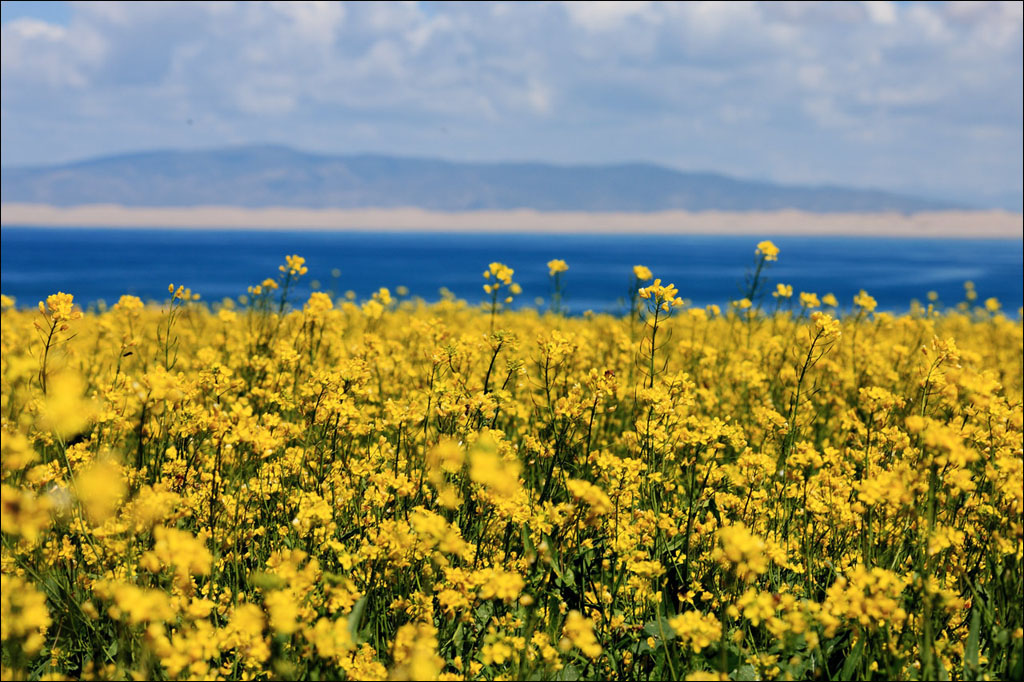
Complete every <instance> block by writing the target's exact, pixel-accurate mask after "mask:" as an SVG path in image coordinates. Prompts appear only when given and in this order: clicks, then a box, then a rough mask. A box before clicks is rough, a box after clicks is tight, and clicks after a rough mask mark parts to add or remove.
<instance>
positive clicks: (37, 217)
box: [0, 203, 1024, 239]
mask: <svg viewBox="0 0 1024 682" xmlns="http://www.w3.org/2000/svg"><path fill="white" fill-rule="evenodd" d="M0 224H3V225H25V226H51V227H53V226H68V227H115V228H145V227H159V228H185V229H190V228H191V229H194V228H220V229H314V230H339V231H341V230H345V231H352V230H366V231H384V230H390V231H428V232H429V231H434V232H442V231H443V232H473V233H480V232H532V233H603V234H732V235H760V236H775V235H832V236H840V235H844V236H875V237H942V238H969V239H980V238H1003V239H1021V238H1022V233H1024V216H1021V214H1017V213H1008V212H1006V211H939V212H930V213H915V214H912V215H903V214H900V213H807V212H803V211H771V212H767V211H766V212H748V213H729V212H721V211H706V212H701V213H689V212H686V211H663V212H658V213H585V212H550V213H549V212H540V211H532V210H518V211H466V212H457V213H455V212H453V213H449V212H440V211H426V210H423V209H418V208H399V209H299V208H259V209H251V208H239V207H234V206H196V207H188V208H157V207H154V208H131V207H125V206H116V205H110V204H95V205H88V206H74V207H69V208H58V207H55V206H47V205H42V204H14V203H12V204H3V205H2V206H0Z"/></svg>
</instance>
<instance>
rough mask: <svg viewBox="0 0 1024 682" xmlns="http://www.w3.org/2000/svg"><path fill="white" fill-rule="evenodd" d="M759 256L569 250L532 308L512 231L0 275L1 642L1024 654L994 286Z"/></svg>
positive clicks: (88, 647) (576, 657)
mask: <svg viewBox="0 0 1024 682" xmlns="http://www.w3.org/2000/svg"><path fill="white" fill-rule="evenodd" d="M752 257H753V261H752V266H751V270H750V276H749V277H748V281H747V286H748V290H747V295H746V296H745V297H744V298H742V299H740V300H738V301H736V302H735V303H734V304H733V305H732V306H730V307H728V308H727V309H724V310H720V309H718V308H717V307H715V306H711V307H709V308H693V307H691V306H689V305H688V304H687V302H686V301H684V300H683V299H682V298H681V296H683V295H685V292H680V291H678V290H677V289H676V287H675V286H673V285H672V284H671V283H668V282H664V281H662V280H659V279H654V278H655V277H656V276H657V273H651V272H650V271H649V270H648V269H647V268H645V267H643V266H637V267H636V268H635V269H634V271H633V276H634V286H633V288H632V290H631V291H630V292H629V296H630V298H631V299H632V301H633V304H634V309H635V311H636V313H635V314H633V315H627V316H625V317H614V316H610V315H590V314H588V315H584V316H582V317H566V316H564V315H563V314H561V310H562V288H563V284H564V283H566V282H570V283H571V279H572V263H568V264H567V263H565V262H564V261H561V260H552V261H551V262H550V263H548V267H549V271H550V274H551V277H552V284H553V291H554V292H555V294H554V296H553V297H552V302H553V305H552V307H551V310H549V311H547V312H544V313H541V312H539V311H536V310H529V309H526V310H519V311H513V310H508V309H506V307H507V304H508V303H509V302H510V301H512V300H514V298H515V297H516V296H518V295H519V294H520V293H521V289H520V287H519V285H518V284H517V283H516V282H515V273H514V271H513V270H512V269H511V268H509V267H507V266H505V265H503V264H501V263H492V264H490V266H489V267H488V268H487V270H486V271H485V272H484V276H483V277H482V278H481V285H482V286H483V287H484V291H483V295H482V298H483V300H484V302H483V304H480V305H477V304H471V303H467V302H464V301H458V300H454V299H453V298H451V297H447V298H444V299H443V300H441V301H440V302H439V303H436V304H431V305H427V304H424V303H422V302H418V301H410V300H407V299H399V298H396V297H394V296H392V294H391V293H390V292H389V291H388V290H386V289H382V290H380V291H379V292H378V293H377V294H375V295H374V297H373V298H372V299H371V300H368V301H366V302H363V303H362V304H357V303H355V302H352V301H345V300H336V299H334V298H333V297H332V296H330V295H328V294H325V293H322V292H315V293H313V294H312V295H311V296H310V297H309V298H308V299H307V300H292V298H293V296H294V294H293V293H292V292H293V289H294V286H295V283H296V281H299V280H300V278H303V277H304V276H306V275H307V272H306V266H305V264H304V261H303V259H302V258H300V257H298V256H289V257H288V258H287V260H286V262H285V264H284V265H282V266H281V270H280V272H279V273H268V275H273V276H272V277H270V278H269V279H267V280H265V281H264V282H262V283H260V284H258V285H254V286H252V287H250V289H249V292H248V293H247V294H246V295H245V296H242V297H240V299H239V300H236V301H224V302H222V303H218V304H216V305H212V306H207V305H206V304H205V303H201V302H199V301H198V300H197V298H198V297H197V296H196V295H194V294H193V293H192V292H190V291H188V290H187V289H185V288H183V287H175V286H173V285H172V286H171V287H170V292H169V301H168V302H167V303H165V304H163V305H150V306H146V305H143V304H142V302H141V301H140V300H138V299H137V298H134V297H128V296H125V297H123V298H122V299H121V300H120V301H119V302H118V303H117V304H116V305H114V306H113V307H111V308H110V309H109V310H102V311H99V312H96V311H90V312H87V313H85V314H83V313H82V312H81V311H80V309H79V308H78V307H76V306H75V304H74V301H73V299H72V297H71V296H69V295H67V294H55V295H53V296H51V297H49V298H48V299H47V300H46V301H44V302H41V303H40V306H39V308H38V309H17V308H14V307H13V306H12V305H11V303H12V302H11V301H10V300H9V299H6V298H5V300H4V310H3V313H2V316H3V317H2V321H3V335H2V404H0V410H2V415H3V421H2V430H3V447H2V464H3V469H2V471H3V474H2V475H3V481H2V483H3V491H2V492H3V526H2V531H3V536H2V538H3V548H2V575H3V598H2V653H3V658H2V666H3V670H2V672H3V679H5V680H6V679H39V678H42V679H72V678H84V679H129V678H131V679H210V678H218V679H220V678H223V679H314V680H315V679H321V680H322V679H378V680H382V679H438V678H440V679H556V680H573V679H643V680H647V679H748V680H749V679H804V678H814V679H868V678H875V679H937V678H940V677H943V676H946V677H948V678H949V679H1012V678H1016V679H1020V678H1021V677H1022V676H1024V670H1022V665H1024V651H1022V629H1021V628H1022V621H1024V616H1022V609H1021V599H1022V589H1024V571H1022V565H1021V562H1022V553H1024V524H1022V512H1024V490H1022V486H1024V480H1022V461H1024V460H1022V451H1021V449H1022V407H1021V399H1022V369H1024V368H1022V324H1021V319H1020V312H1019V311H1018V312H1017V313H1016V314H1015V315H1012V316H1008V315H1006V314H1004V313H1003V312H1002V311H1001V310H1000V306H999V302H998V301H995V300H994V299H990V300H989V301H987V302H986V303H985V304H984V305H975V304H974V301H973V298H972V297H969V299H971V300H968V301H965V303H964V304H962V305H960V306H959V307H957V308H955V309H952V310H948V311H936V310H933V309H931V308H921V307H914V308H913V309H912V311H911V312H910V313H909V314H905V315H900V316H894V315H892V314H888V313H884V312H878V311H876V310H875V301H874V299H872V298H871V296H870V295H869V294H868V293H866V292H862V293H861V294H860V295H859V296H858V297H857V298H856V300H855V302H853V304H854V305H853V309H852V312H850V313H848V314H845V315H841V314H840V313H839V312H838V310H837V309H836V306H837V305H838V303H839V302H837V301H836V300H835V297H833V296H831V295H826V292H795V291H794V290H793V287H791V286H788V285H786V284H785V283H775V282H771V283H769V280H768V278H767V276H768V275H769V274H770V271H771V265H772V262H773V261H775V260H776V259H777V258H779V257H782V258H784V257H785V254H784V253H783V254H781V256H780V254H779V250H778V249H777V248H776V247H775V246H774V245H773V244H772V243H771V242H762V243H761V244H758V245H757V248H756V250H755V249H752ZM439 284H440V283H439ZM240 293H241V292H240ZM624 293H625V292H624ZM968 293H972V290H971V289H968ZM850 303H851V302H844V305H849V304H850Z"/></svg>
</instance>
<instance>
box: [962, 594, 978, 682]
mask: <svg viewBox="0 0 1024 682" xmlns="http://www.w3.org/2000/svg"><path fill="white" fill-rule="evenodd" d="M980 629H981V611H980V610H978V608H977V607H975V608H974V609H972V611H971V627H970V630H968V631H967V648H966V649H965V650H964V678H965V679H975V678H976V677H977V676H978V630H980ZM968 671H970V672H968ZM968 676H969V677H968Z"/></svg>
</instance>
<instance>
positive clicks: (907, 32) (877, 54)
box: [0, 2, 1024, 211]
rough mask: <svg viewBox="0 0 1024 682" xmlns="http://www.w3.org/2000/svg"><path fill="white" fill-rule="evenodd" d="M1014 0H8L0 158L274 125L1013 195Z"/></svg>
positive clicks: (303, 143) (199, 142) (337, 147)
mask: <svg viewBox="0 0 1024 682" xmlns="http://www.w3.org/2000/svg"><path fill="white" fill-rule="evenodd" d="M1022 7H1024V5H1022V3H1020V2H1008V3H996V2H991V3H990V2H950V3H933V2H822V3H815V2H774V3H757V2H729V3H715V2H693V3H679V4H676V3H664V4H663V3H648V2H628V3H627V2H593V3H576V2H572V3H561V2H539V3H505V2H495V3H466V4H461V3H443V2H438V3H435V2H418V3H417V2H409V3H398V2H392V3H383V4H376V3H365V4H364V3H353V4H345V3H335V2H210V3H205V2H183V3H174V2H160V3H147V2H131V3H120V2H68V3H64V2H47V3H37V2H3V16H2V26H0V31H2V58H3V59H2V77H3V78H2V130H0V136H2V140H0V142H2V146H0V149H2V152H0V162H2V164H3V165H4V166H14V165H23V164H45V163H54V162H61V161H67V160H74V159H80V158H85V157H90V156H96V155H103V154H111V153H117V152H125V151H136V150H143V149H155V148H203V147H215V146H222V145H228V144H241V143H252V142H273V143H283V144H288V145H291V146H294V147H298V148H301V149H305V150H308V151H318V152H331V153H350V152H383V153H389V154H396V155H411V156H436V157H443V158H449V159H467V160H495V161H496V160H542V161H551V162H557V163H603V162H616V161H652V162H656V163H661V164H665V165H669V166H672V167H676V168H681V169H687V170H711V171H718V172H723V173H727V174H730V175H735V176H740V177H744V178H759V179H770V180H774V181H779V182H787V183H812V184H826V183H835V184H844V185H851V186H858V187H877V188H884V189H890V190H898V191H904V192H913V193H916V194H919V195H924V196H931V197H942V198H955V199H958V200H960V201H967V202H970V203H972V204H975V205H979V206H1000V207H1005V208H1010V209H1013V210H1017V211H1019V210H1021V194H1022V190H1021V187H1022V182H1024V171H1022V156H1024V152H1022V145H1024V136H1022V127H1024V126H1022V115H1024V114H1022V85H1021V83H1022V80H1024V75H1022V61H1024V54H1022Z"/></svg>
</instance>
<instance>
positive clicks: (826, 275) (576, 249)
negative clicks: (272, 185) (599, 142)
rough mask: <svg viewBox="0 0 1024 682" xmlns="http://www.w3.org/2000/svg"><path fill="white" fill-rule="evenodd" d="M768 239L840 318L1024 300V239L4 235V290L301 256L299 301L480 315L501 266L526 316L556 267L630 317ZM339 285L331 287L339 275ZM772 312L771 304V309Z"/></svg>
mask: <svg viewBox="0 0 1024 682" xmlns="http://www.w3.org/2000/svg"><path fill="white" fill-rule="evenodd" d="M762 238H771V239H772V240H773V241H774V242H775V244H776V245H777V246H778V247H779V248H780V250H781V253H780V256H779V260H778V262H776V263H772V264H771V266H770V267H769V268H768V270H767V278H768V282H769V285H770V287H774V284H775V283H777V282H782V283H786V284H791V285H792V286H793V288H794V291H795V292H799V291H813V292H816V293H817V294H819V296H820V295H823V294H825V293H828V292H832V293H834V294H835V295H836V297H837V298H838V299H839V301H840V304H841V305H842V306H843V307H849V305H850V303H851V301H852V298H853V296H854V295H855V294H856V293H857V292H858V291H859V290H860V289H862V288H863V289H866V290H867V291H868V292H869V293H870V294H871V295H872V296H874V297H875V298H876V299H877V300H878V303H879V308H880V309H886V310H893V311H904V310H906V309H907V308H908V307H909V305H910V301H911V300H912V299H918V300H920V301H926V300H927V298H926V297H927V294H928V292H929V291H935V292H937V293H938V295H939V299H940V301H941V302H942V303H944V304H945V305H955V304H956V303H957V302H959V301H961V300H963V298H964V287H963V284H964V282H965V281H966V280H971V281H973V282H974V284H975V286H976V290H977V292H978V296H979V300H984V299H985V298H988V297H990V296H995V297H996V298H998V299H999V300H1000V301H1001V302H1002V303H1003V306H1004V308H1005V309H1007V311H1008V312H1009V313H1010V314H1015V313H1016V311H1017V310H1018V308H1020V306H1021V305H1022V301H1024V285H1022V280H1024V257H1022V251H1021V246H1022V243H1021V241H1020V240H991V239H986V240H962V239H958V240H943V239H902V238H848V237H784V236H782V237H772V235H765V236H764V237H749V236H743V237H736V236H722V237H719V236H664V235H639V236H622V235H577V234H574V235H536V234H479V235H471V234H464V233H459V234H454V233H453V234H447V233H443V234H438V233H395V232H316V231H294V230H287V231H286V230H281V231H263V230H260V231H239V230H157V229H81V228H74V229H67V228H35V227H33V228H26V227H5V228H3V229H2V231H0V246H2V249H0V264H2V270H0V272H2V282H0V290H2V292H3V293H4V294H6V295H8V296H13V297H15V299H16V300H17V302H18V305H19V306H33V305H35V304H36V302H37V301H39V300H40V299H42V298H45V297H46V296H47V295H49V294H51V293H54V292H56V291H64V292H68V293H71V294H74V296H75V300H76V301H78V302H80V303H82V304H90V303H95V302H96V301H99V300H105V301H106V302H108V303H113V302H115V301H117V299H118V298H119V297H120V296H121V295H122V294H134V295H136V296H140V297H141V298H143V299H144V300H148V299H153V300H164V299H165V298H166V297H167V285H168V284H169V283H171V282H173V283H175V284H176V285H177V284H183V285H185V286H187V287H190V288H191V289H192V290H193V291H195V292H198V293H200V294H201V295H202V297H203V300H205V301H208V302H216V301H219V300H221V299H222V298H224V297H237V296H239V295H242V294H244V293H245V291H246V287H247V286H249V285H251V284H256V283H259V282H260V281H262V280H263V279H265V278H266V277H275V276H276V275H277V274H278V270H277V266H278V265H279V264H281V263H283V262H284V257H285V255H286V254H293V253H294V254H299V255H301V256H304V257H305V258H306V261H307V265H308V267H309V274H308V275H306V277H304V278H303V279H302V281H301V283H300V286H299V288H298V290H297V293H296V295H295V298H294V299H293V300H294V301H298V302H301V301H302V300H304V298H305V297H306V296H307V295H308V293H309V292H310V291H311V286H312V285H313V283H314V281H315V282H318V283H319V287H320V288H321V289H323V290H326V291H333V292H335V293H336V294H338V295H339V296H341V295H343V293H344V292H345V291H348V290H352V291H355V292H356V294H357V296H358V297H359V298H360V299H364V298H367V297H369V295H370V294H371V293H372V292H373V291H375V290H376V289H377V288H379V287H382V286H387V287H389V288H390V289H391V291H392V293H394V292H395V290H396V288H397V287H398V286H405V287H407V288H408V289H409V295H410V296H418V297H421V298H424V299H426V300H428V301H435V300H437V299H438V298H439V289H440V288H441V287H447V288H448V289H449V290H451V291H452V292H453V293H454V294H455V295H456V296H458V297H459V298H464V299H466V300H468V301H470V302H479V301H481V300H483V297H484V292H483V290H482V288H481V287H482V285H483V283H484V280H483V278H482V276H481V274H482V272H483V270H485V269H486V268H487V265H488V264H489V263H490V262H492V261H501V262H504V263H506V264H507V265H509V266H510V267H512V268H514V269H515V277H514V279H515V281H517V282H519V284H520V285H521V286H522V287H523V293H522V295H520V296H519V297H518V300H517V305H535V299H536V298H537V297H543V298H544V299H545V300H549V299H550V295H551V287H550V282H549V278H548V271H547V266H546V263H547V261H549V260H551V259H552V258H561V259H564V260H565V261H566V262H567V263H568V264H569V268H570V270H569V272H567V273H565V275H564V277H565V282H566V284H565V288H566V297H565V303H566V305H567V306H568V307H569V309H570V310H571V311H573V312H577V313H578V312H582V311H584V310H593V311H595V312H621V311H622V310H623V304H622V299H623V298H624V297H625V296H626V294H627V290H628V287H629V282H630V278H631V276H632V275H631V272H632V267H633V266H634V265H637V264H642V265H646V266H647V267H649V268H650V269H651V270H652V271H653V272H654V275H655V277H660V278H661V279H662V280H664V281H665V282H673V283H675V285H676V286H677V287H678V288H679V292H680V294H679V295H680V296H682V297H683V298H686V299H689V300H690V301H692V303H693V304H694V305H698V306H703V305H707V304H711V303H717V304H719V305H723V304H727V303H728V302H729V301H730V300H733V299H736V298H740V297H741V296H742V286H743V281H744V276H745V274H746V273H747V271H748V270H749V269H750V268H751V266H752V265H753V262H754V249H755V246H756V244H757V242H758V241H760V239H762ZM335 269H336V270H340V276H339V277H337V278H335V277H333V276H332V271H333V270H335ZM769 300H770V299H769Z"/></svg>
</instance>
